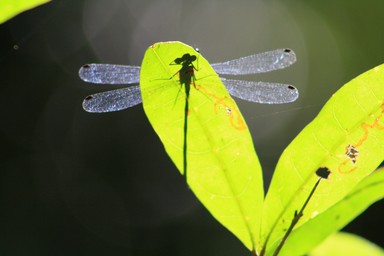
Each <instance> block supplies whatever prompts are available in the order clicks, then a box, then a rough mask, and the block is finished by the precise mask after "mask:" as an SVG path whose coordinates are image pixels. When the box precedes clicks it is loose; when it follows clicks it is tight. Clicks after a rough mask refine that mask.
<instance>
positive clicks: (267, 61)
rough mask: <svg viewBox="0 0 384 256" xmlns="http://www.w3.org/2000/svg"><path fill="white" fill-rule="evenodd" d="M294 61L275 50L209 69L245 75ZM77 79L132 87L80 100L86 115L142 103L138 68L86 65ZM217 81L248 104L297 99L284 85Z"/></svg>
mask: <svg viewBox="0 0 384 256" xmlns="http://www.w3.org/2000/svg"><path fill="white" fill-rule="evenodd" d="M295 62H296V55H295V53H294V52H293V51H292V50H290V49H277V50H274V51H268V52H263V53H259V54H255V55H249V56H246V57H243V58H239V59H234V60H230V61H226V62H221V63H214V64H211V66H212V67H213V69H214V70H215V71H216V73H218V74H220V75H247V74H257V73H264V72H270V71H274V70H278V69H283V68H286V67H288V66H290V65H292V64H293V63H295ZM79 76H80V78H81V79H82V80H84V81H85V82H90V83H94V84H132V85H131V86H128V87H125V88H121V89H115V90H111V91H105V92H101V93H96V94H92V95H89V96H87V97H86V98H85V99H84V101H83V108H84V110H86V111H87V112H95V113H102V112H113V111H119V110H123V109H126V108H129V107H132V106H135V105H137V104H139V103H141V102H142V99H141V93H140V87H139V85H138V83H139V82H140V67H139V66H125V65H114V64H86V65H84V66H82V67H81V68H80V70H79ZM220 78H221V80H222V82H223V83H224V85H225V87H226V89H227V90H228V92H229V93H230V94H231V95H232V96H235V97H237V98H240V99H243V100H247V101H251V102H257V103H266V104H282V103H289V102H293V101H295V100H296V99H297V98H298V96H299V92H298V90H297V89H296V88H295V87H294V86H292V85H288V84H281V83H269V82H255V81H245V80H234V79H228V78H223V77H220ZM135 84H136V85H135Z"/></svg>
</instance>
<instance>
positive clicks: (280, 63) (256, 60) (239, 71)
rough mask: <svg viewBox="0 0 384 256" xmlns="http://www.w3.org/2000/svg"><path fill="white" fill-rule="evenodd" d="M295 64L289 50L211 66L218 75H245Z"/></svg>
mask: <svg viewBox="0 0 384 256" xmlns="http://www.w3.org/2000/svg"><path fill="white" fill-rule="evenodd" d="M295 62H296V54H295V53H294V52H293V51H292V50H291V49H278V50H274V51H269V52H263V53H259V54H255V55H250V56H247V57H243V58H240V59H235V60H230V61H226V62H222V63H214V64H211V66H212V67H213V69H214V70H215V71H216V72H217V73H218V74H223V75H246V74H256V73H264V72H269V71H273V70H277V69H283V68H286V67H288V66H290V65H292V64H293V63H295Z"/></svg>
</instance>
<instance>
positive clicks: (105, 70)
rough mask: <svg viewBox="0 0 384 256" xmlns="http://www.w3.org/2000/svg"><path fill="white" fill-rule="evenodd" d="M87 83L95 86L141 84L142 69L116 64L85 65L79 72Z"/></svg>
mask: <svg viewBox="0 0 384 256" xmlns="http://www.w3.org/2000/svg"><path fill="white" fill-rule="evenodd" d="M79 76H80V78H81V79H82V80H84V81H85V82H90V83H94V84H134V83H139V80H140V67H139V66H124V65H114V64H85V65H84V66H82V67H81V68H80V70H79Z"/></svg>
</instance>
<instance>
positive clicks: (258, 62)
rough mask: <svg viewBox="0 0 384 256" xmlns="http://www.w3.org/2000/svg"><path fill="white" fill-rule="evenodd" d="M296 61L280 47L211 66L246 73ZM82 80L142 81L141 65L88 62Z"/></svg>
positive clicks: (220, 72)
mask: <svg viewBox="0 0 384 256" xmlns="http://www.w3.org/2000/svg"><path fill="white" fill-rule="evenodd" d="M295 62H296V55H295V53H294V52H293V51H292V50H290V49H278V50H274V51H269V52H263V53H259V54H255V55H250V56H247V57H243V58H239V59H234V60H230V61H226V62H222V63H214V64H212V65H211V66H212V67H213V68H214V69H215V71H216V72H217V73H218V74H223V75H224V74H226V75H246V74H255V73H263V72H269V71H273V70H277V69H283V68H286V67H288V66H290V65H292V64H293V63H295ZM79 76H80V78H81V79H82V80H84V81H86V82H90V83H95V84H134V83H139V81H140V67H139V66H126V65H114V64H86V65H84V66H82V67H81V68H80V70H79Z"/></svg>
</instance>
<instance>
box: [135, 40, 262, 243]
mask: <svg viewBox="0 0 384 256" xmlns="http://www.w3.org/2000/svg"><path fill="white" fill-rule="evenodd" d="M188 56H189V57H188ZM193 56H196V60H194V59H193V58H194V57H193ZM185 58H187V59H188V60H189V61H185V62H183V61H182V60H185ZM182 63H184V65H186V64H188V65H189V66H183V65H182ZM192 65H193V66H192ZM140 77H141V79H140V86H141V94H142V99H143V107H144V110H145V113H146V115H147V117H148V119H149V121H150V123H151V124H152V126H153V128H154V129H155V131H156V133H157V134H158V136H159V137H160V139H161V141H162V142H163V144H164V147H165V149H166V151H167V153H168V155H169V156H170V158H171V159H172V160H173V162H174V163H175V165H176V167H177V168H178V169H179V171H180V172H181V173H182V174H184V172H185V170H186V180H187V182H188V185H189V186H190V188H191V189H192V190H193V192H194V193H195V195H196V196H197V197H198V198H199V200H200V201H201V202H202V203H203V204H204V205H205V207H206V208H207V209H208V210H209V211H210V212H211V214H212V215H213V216H214V217H215V218H216V219H217V220H218V221H219V222H221V223H222V224H223V225H224V226H225V227H226V228H228V229H229V230H230V231H231V232H233V233H234V234H235V235H236V236H237V237H238V238H239V239H240V240H241V241H242V242H243V243H244V244H245V246H246V247H247V248H248V249H250V250H253V249H254V248H255V242H256V239H257V238H258V237H259V227H260V220H261V210H262V204H263V184H262V176H261V168H260V164H259V161H258V158H257V156H256V153H255V150H254V147H253V142H252V138H251V135H250V133H249V131H248V128H247V125H246V123H245V121H244V119H243V117H242V115H241V113H240V110H239V109H238V107H237V105H236V103H235V102H234V101H233V99H232V98H231V97H230V96H229V94H228V92H227V90H226V89H225V87H224V85H223V84H222V82H221V80H220V78H219V77H218V76H217V74H216V73H215V72H214V70H213V69H212V67H211V66H210V65H209V63H208V62H207V61H206V60H205V59H204V57H202V56H201V55H200V54H199V53H198V52H196V51H195V50H194V49H193V48H191V47H190V46H188V45H185V44H183V43H180V42H166V43H156V44H154V45H152V46H151V47H149V48H148V50H147V51H146V53H145V56H144V59H143V62H142V66H141V73H140ZM188 87H190V91H189V96H188V101H187V88H188ZM186 103H188V106H187V111H185V108H186ZM185 136H186V137H185ZM185 138H186V140H184V139H185ZM159 171H161V170H159Z"/></svg>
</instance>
